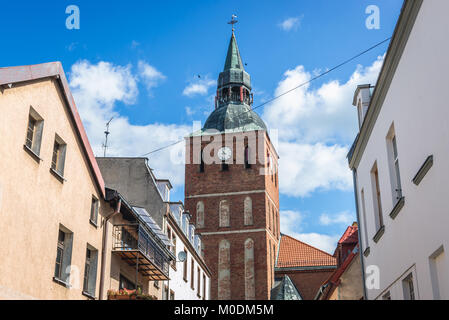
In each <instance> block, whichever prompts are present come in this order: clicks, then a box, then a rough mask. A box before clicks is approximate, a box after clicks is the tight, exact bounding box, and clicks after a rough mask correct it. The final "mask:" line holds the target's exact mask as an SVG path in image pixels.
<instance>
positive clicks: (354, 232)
mask: <svg viewBox="0 0 449 320" xmlns="http://www.w3.org/2000/svg"><path fill="white" fill-rule="evenodd" d="M358 241H359V237H358V227H357V223H354V224H353V225H352V226H349V227H348V228H347V229H346V231H345V232H344V233H343V235H342V236H341V238H340V240H338V243H339V244H341V243H348V244H349V243H357V242H358Z"/></svg>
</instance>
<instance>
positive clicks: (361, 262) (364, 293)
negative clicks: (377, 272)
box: [352, 168, 367, 300]
mask: <svg viewBox="0 0 449 320" xmlns="http://www.w3.org/2000/svg"><path fill="white" fill-rule="evenodd" d="M352 178H353V181H354V197H355V212H356V215H357V226H358V229H359V232H358V238H359V239H358V241H359V248H360V250H359V256H360V266H361V268H362V283H363V299H364V300H366V299H367V295H366V283H365V266H364V263H363V246H362V238H361V233H362V228H361V225H360V212H359V211H360V210H359V197H358V191H357V170H356V169H355V168H354V169H352ZM363 223H366V221H363Z"/></svg>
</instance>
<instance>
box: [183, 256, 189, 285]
mask: <svg viewBox="0 0 449 320" xmlns="http://www.w3.org/2000/svg"><path fill="white" fill-rule="evenodd" d="M187 257H188V253H187V251H186V259H185V260H184V265H183V270H182V272H183V276H182V278H183V279H184V281H185V282H187Z"/></svg>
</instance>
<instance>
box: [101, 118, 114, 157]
mask: <svg viewBox="0 0 449 320" xmlns="http://www.w3.org/2000/svg"><path fill="white" fill-rule="evenodd" d="M112 119H114V117H112V118H111V120H109V121H108V122H107V123H106V131H105V132H104V135H105V141H104V143H103V157H106V150H107V149H108V136H109V134H110V132H109V125H110V124H111V121H112Z"/></svg>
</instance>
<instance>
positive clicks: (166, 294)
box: [162, 285, 169, 300]
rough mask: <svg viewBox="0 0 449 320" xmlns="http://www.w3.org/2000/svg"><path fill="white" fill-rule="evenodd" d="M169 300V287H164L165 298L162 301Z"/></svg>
mask: <svg viewBox="0 0 449 320" xmlns="http://www.w3.org/2000/svg"><path fill="white" fill-rule="evenodd" d="M168 299H169V295H168V286H167V285H164V292H163V297H162V300H168Z"/></svg>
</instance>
